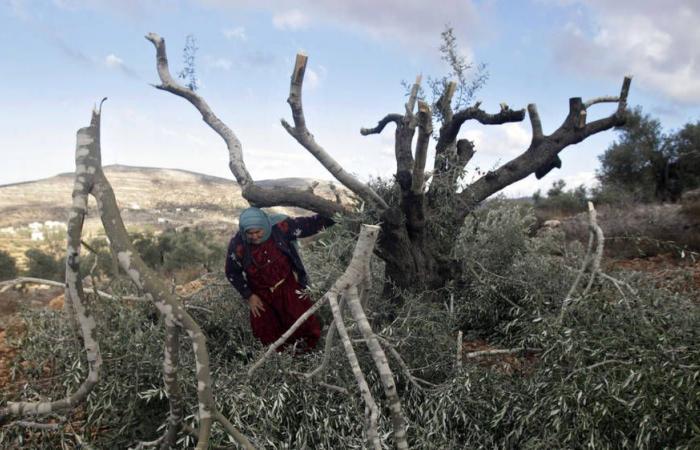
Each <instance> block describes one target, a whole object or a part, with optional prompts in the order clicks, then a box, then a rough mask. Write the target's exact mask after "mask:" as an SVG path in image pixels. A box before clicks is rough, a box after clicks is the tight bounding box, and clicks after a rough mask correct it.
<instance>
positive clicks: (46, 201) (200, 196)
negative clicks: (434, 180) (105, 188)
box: [0, 165, 347, 249]
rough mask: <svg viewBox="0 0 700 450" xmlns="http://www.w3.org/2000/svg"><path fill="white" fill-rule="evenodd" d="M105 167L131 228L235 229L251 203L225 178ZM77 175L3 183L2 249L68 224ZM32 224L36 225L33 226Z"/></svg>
mask: <svg viewBox="0 0 700 450" xmlns="http://www.w3.org/2000/svg"><path fill="white" fill-rule="evenodd" d="M104 172H105V174H106V176H107V178H108V179H109V181H110V183H111V184H112V187H113V189H114V192H115V195H116V197H117V202H118V204H119V208H120V210H121V213H122V218H123V219H124V222H125V223H126V225H127V227H129V228H130V229H136V230H143V229H146V230H159V229H165V228H169V227H175V228H178V227H183V226H200V227H204V228H207V229H210V230H214V231H219V232H226V233H230V232H231V231H232V230H233V229H235V227H236V225H237V217H238V212H239V211H240V210H241V209H243V208H246V207H247V206H248V202H247V201H245V200H244V199H243V197H242V196H241V189H240V187H239V186H238V184H237V183H236V182H234V181H232V180H227V179H225V178H219V177H214V176H210V175H203V174H200V173H195V172H188V171H185V170H179V169H158V168H146V167H130V166H122V165H111V166H105V167H104ZM73 180H74V175H73V174H72V173H67V174H60V175H56V176H54V177H51V178H46V179H42V180H37V181H29V182H23V183H14V184H8V185H3V186H0V249H2V248H3V247H7V246H8V245H9V244H10V243H13V244H20V242H19V241H22V240H27V239H31V234H32V231H31V230H32V229H37V227H38V225H36V223H41V224H44V223H47V222H49V223H52V222H60V223H65V222H66V219H67V218H68V213H69V208H70V205H71V201H72V200H71V193H72V189H73ZM312 182H314V180H312V179H306V178H284V179H280V180H262V181H259V183H260V184H262V185H267V186H273V185H274V186H290V187H294V188H304V187H308V186H310V185H311V183H312ZM318 183H319V184H318V186H317V187H316V188H315V192H316V193H317V194H319V195H322V196H324V197H327V198H335V196H334V194H333V193H332V191H331V189H330V183H329V182H328V181H319V182H318ZM343 200H344V201H345V200H347V197H344V198H343ZM94 206H95V203H94V199H92V198H91V199H90V201H89V212H88V218H87V220H86V223H85V234H86V235H87V236H89V235H94V234H101V229H102V225H101V224H100V222H99V217H97V215H96V209H95V207H94ZM274 210H275V211H276V212H282V213H285V214H291V215H297V214H304V213H305V211H304V210H301V209H296V208H274ZM32 223H35V225H34V226H33V227H32V228H30V224H32ZM3 243H4V244H3ZM12 246H13V247H16V245H12ZM21 247H25V245H21Z"/></svg>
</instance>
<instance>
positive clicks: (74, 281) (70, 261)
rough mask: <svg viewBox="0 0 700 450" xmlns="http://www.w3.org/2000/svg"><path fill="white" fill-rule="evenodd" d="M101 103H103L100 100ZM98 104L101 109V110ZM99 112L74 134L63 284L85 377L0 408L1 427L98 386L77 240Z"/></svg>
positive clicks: (98, 362) (94, 159)
mask: <svg viewBox="0 0 700 450" xmlns="http://www.w3.org/2000/svg"><path fill="white" fill-rule="evenodd" d="M103 101H104V100H103ZM101 105H102V104H101V103H100V108H101ZM99 124H100V111H99V110H98V109H97V108H95V109H93V111H92V119H91V123H90V126H89V127H86V128H81V129H80V130H78V134H77V144H76V149H75V182H74V184H73V206H72V208H71V212H70V215H69V218H68V227H67V229H68V232H67V245H66V282H65V302H64V310H65V311H66V313H67V315H68V316H69V318H70V319H71V322H72V323H73V325H74V327H75V328H78V329H79V330H80V332H81V335H82V338H83V345H84V347H85V353H86V357H87V361H88V375H87V378H86V379H85V380H84V381H83V382H82V384H81V385H80V387H79V388H78V390H77V391H75V392H74V393H72V394H71V395H68V396H67V397H65V398H63V399H61V400H56V401H48V402H8V404H7V406H5V407H3V408H0V424H2V423H4V422H6V421H7V420H9V419H12V418H24V417H27V416H45V415H47V414H50V413H55V412H62V411H71V410H73V408H75V407H76V406H77V405H79V404H81V403H83V402H84V401H85V400H86V399H87V396H88V394H90V392H91V391H92V390H93V388H94V387H95V386H96V385H97V382H98V381H99V378H100V369H101V367H102V355H101V353H100V346H99V343H98V342H97V339H96V337H95V329H96V327H97V324H96V323H95V318H94V317H93V316H92V314H91V313H90V311H89V305H88V304H87V300H86V297H85V293H84V292H83V284H82V281H81V279H80V238H81V236H82V231H83V224H84V221H85V216H86V214H87V203H88V194H89V192H90V191H91V189H92V187H93V185H94V182H95V171H94V170H92V168H93V167H94V166H95V165H96V164H100V156H99V153H97V154H96V153H95V152H94V150H95V149H96V148H98V147H99Z"/></svg>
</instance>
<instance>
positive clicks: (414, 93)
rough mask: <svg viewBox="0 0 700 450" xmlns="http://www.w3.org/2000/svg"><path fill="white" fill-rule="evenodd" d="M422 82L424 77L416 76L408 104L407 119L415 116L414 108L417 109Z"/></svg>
mask: <svg viewBox="0 0 700 450" xmlns="http://www.w3.org/2000/svg"><path fill="white" fill-rule="evenodd" d="M422 80H423V75H421V74H418V75H417V76H416V81H415V82H414V83H413V86H411V92H410V94H409V95H408V101H407V102H406V117H410V116H411V115H412V114H413V108H415V107H416V100H417V99H418V91H420V83H421V81H422Z"/></svg>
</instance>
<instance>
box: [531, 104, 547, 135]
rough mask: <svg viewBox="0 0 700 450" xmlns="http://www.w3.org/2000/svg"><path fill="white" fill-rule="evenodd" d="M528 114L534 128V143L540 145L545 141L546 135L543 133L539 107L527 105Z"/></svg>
mask: <svg viewBox="0 0 700 450" xmlns="http://www.w3.org/2000/svg"><path fill="white" fill-rule="evenodd" d="M527 113H528V116H529V117H530V125H531V126H532V142H533V143H539V142H540V141H541V140H542V139H544V133H543V132H542V120H541V119H540V113H538V112H537V105H535V104H534V103H530V104H529V105H527Z"/></svg>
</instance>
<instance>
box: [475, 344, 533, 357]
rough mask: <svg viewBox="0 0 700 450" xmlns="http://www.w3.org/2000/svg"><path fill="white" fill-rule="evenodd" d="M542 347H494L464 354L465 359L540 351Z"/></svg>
mask: <svg viewBox="0 0 700 450" xmlns="http://www.w3.org/2000/svg"><path fill="white" fill-rule="evenodd" d="M541 351H542V349H539V348H527V347H516V348H496V349H492V350H479V351H476V352H468V353H465V354H464V357H465V358H466V359H473V358H480V357H482V356H498V355H512V354H516V353H524V352H530V353H536V352H541Z"/></svg>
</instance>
